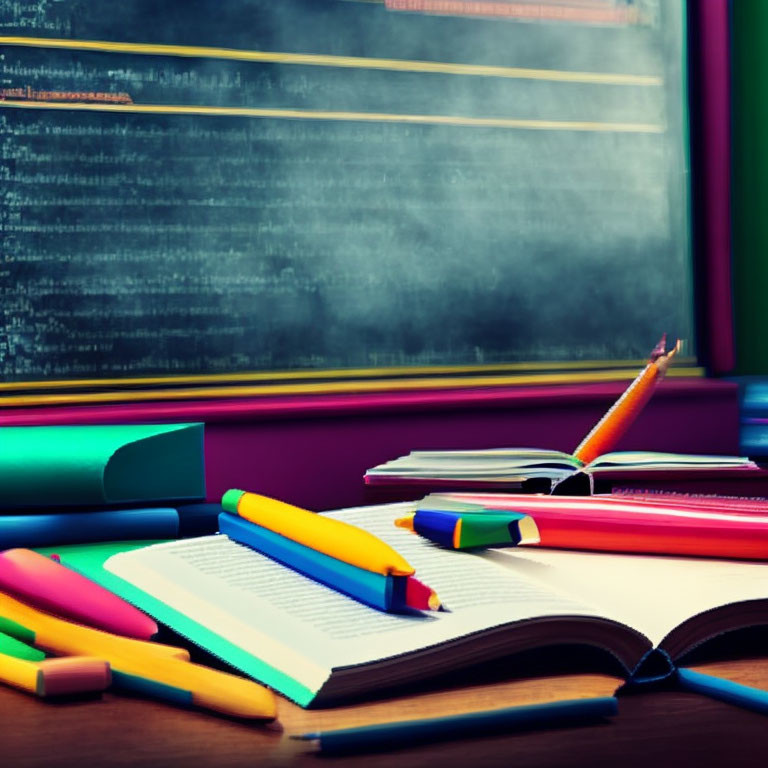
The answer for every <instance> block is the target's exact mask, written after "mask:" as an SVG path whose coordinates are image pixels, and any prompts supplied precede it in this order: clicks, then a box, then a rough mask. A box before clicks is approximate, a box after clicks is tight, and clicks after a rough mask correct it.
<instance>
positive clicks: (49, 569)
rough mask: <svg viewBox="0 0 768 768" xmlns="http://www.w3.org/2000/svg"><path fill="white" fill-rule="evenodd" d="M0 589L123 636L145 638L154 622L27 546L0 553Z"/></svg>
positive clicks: (118, 598)
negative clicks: (26, 547)
mask: <svg viewBox="0 0 768 768" xmlns="http://www.w3.org/2000/svg"><path fill="white" fill-rule="evenodd" d="M0 590H2V591H5V592H7V593H9V594H12V595H16V596H17V597H19V598H21V599H22V600H24V601H25V602H28V603H29V604H30V605H33V606H35V607H37V608H40V609H42V610H44V611H49V612H51V613H55V614H58V615H61V616H66V617H67V618H71V619H73V620H74V621H78V622H81V623H83V624H87V625H88V626H91V627H98V628H99V629H104V630H107V631H109V632H114V633H115V634H118V635H125V636H126V637H135V638H139V639H141V640H148V639H149V638H150V637H152V636H153V635H155V634H156V633H157V624H156V623H155V621H154V620H153V619H151V618H150V617H149V616H147V615H146V614H144V613H142V612H141V611H140V610H139V609H138V608H134V607H133V606H132V605H131V604H130V603H128V602H126V601H125V600H123V599H122V598H121V597H118V596H117V595H115V594H113V593H112V592H110V591H109V590H107V589H104V587H102V586H100V585H99V584H96V582H94V581H91V580H90V579H87V578H86V577H85V576H82V575H81V574H79V573H77V572H75V571H73V570H72V569H70V568H67V567H66V566H64V565H61V563H57V562H56V561H55V560H52V559H51V558H49V557H45V555H41V554H40V553H39V552H33V551H32V550H31V549H9V550H6V551H5V552H0Z"/></svg>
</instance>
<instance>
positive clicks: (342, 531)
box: [221, 490, 415, 576]
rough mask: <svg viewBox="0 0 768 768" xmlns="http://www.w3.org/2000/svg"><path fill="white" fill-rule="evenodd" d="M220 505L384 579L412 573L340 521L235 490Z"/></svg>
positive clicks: (405, 563) (375, 540)
mask: <svg viewBox="0 0 768 768" xmlns="http://www.w3.org/2000/svg"><path fill="white" fill-rule="evenodd" d="M221 506H222V507H223V508H224V510H225V511H226V512H231V513H232V514H236V515H240V517H242V518H245V519H246V520H250V522H252V523H255V524H256V525H260V526H261V527H263V528H267V529H269V530H270V531H273V532H274V533H279V534H280V535H281V536H285V537H286V538H288V539H291V540H293V541H295V542H297V543H298V544H302V545H304V546H305V547H311V548H312V549H315V550H317V551H318V552H322V553H323V554H325V555H329V556H330V557H334V558H336V559H337V560H343V561H344V562H345V563H349V564H350V565H354V566H357V567H358V568H362V569H363V570H366V571H373V572H374V573H381V574H383V575H385V576H387V575H391V576H413V574H414V573H415V569H414V568H413V566H412V565H410V563H408V561H407V560H405V558H404V557H403V556H402V555H400V554H398V553H397V552H396V551H395V550H394V549H392V547H390V546H389V544H387V543H385V542H383V541H382V540H381V539H379V538H378V537H376V536H374V535H373V534H372V533H368V531H364V530H363V529H362V528H358V527H357V526H355V525H350V524H349V523H344V522H342V521H341V520H334V519H332V518H330V517H325V516H323V515H318V514H316V513H315V512H309V511H308V510H306V509H301V508H300V507H294V506H293V505H292V504H286V503H285V502H282V501H277V500H276V499H270V498H268V497H267V496H260V495H258V494H256V493H248V492H246V491H239V490H230V491H227V492H226V493H225V494H224V496H223V497H222V499H221Z"/></svg>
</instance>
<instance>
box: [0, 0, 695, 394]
mask: <svg viewBox="0 0 768 768" xmlns="http://www.w3.org/2000/svg"><path fill="white" fill-rule="evenodd" d="M684 21H685V8H684V3H683V2H682V0H680V1H679V2H678V1H677V0H664V1H663V2H660V0H536V1H535V2H534V0H530V2H509V1H508V0H488V1H487V2H485V1H483V2H481V1H480V0H450V2H448V1H447V0H379V1H378V2H376V1H375V0H374V1H373V2H372V1H371V0H365V1H364V0H280V1H279V2H274V0H239V2H237V3H221V2H218V1H217V0H174V1H170V0H169V1H167V2H163V3H156V2H150V1H149V0H123V2H120V3H109V4H93V3H92V2H89V0H34V1H33V0H0V36H1V37H2V40H1V41H0V42H1V43H2V51H1V57H0V179H2V212H1V214H0V235H2V246H0V247H2V261H1V263H0V278H1V281H0V285H1V286H2V288H1V291H2V308H0V313H2V319H3V328H4V331H3V333H2V335H0V375H1V376H2V378H3V379H4V380H5V381H7V382H22V381H32V382H35V381H50V380H70V379H84V378H87V379H93V378H95V379H99V378H107V377H131V376H139V375H155V374H161V375H165V374H169V375H174V374H211V373H225V374H226V373H238V372H247V371H291V370H305V369H306V370H316V369H320V370H322V369H331V368H356V367H364V368H367V367H370V368H382V367H386V366H412V367H414V369H416V368H419V369H421V368H423V367H429V366H436V365H472V366H474V365H477V366H483V365H494V364H503V363H514V362H520V361H526V362H532V363H536V362H537V361H609V360H615V359H627V358H629V359H632V358H643V357H645V356H646V355H647V353H648V352H649V350H650V348H651V347H652V346H653V345H654V344H655V343H656V341H657V340H658V337H659V336H660V334H661V332H662V331H667V332H669V333H670V334H672V335H674V336H680V337H684V338H687V339H689V340H691V339H692V335H693V326H692V314H693V312H692V303H693V301H692V295H691V294H692V276H691V265H690V258H691V257H690V243H689V240H690V238H689V221H688V218H689V212H688V199H689V191H688V186H687V185H688V174H687V170H688V169H687V132H686V130H687V129H686V106H685V98H686V89H685V67H684V60H685V24H684ZM689 349H690V347H689Z"/></svg>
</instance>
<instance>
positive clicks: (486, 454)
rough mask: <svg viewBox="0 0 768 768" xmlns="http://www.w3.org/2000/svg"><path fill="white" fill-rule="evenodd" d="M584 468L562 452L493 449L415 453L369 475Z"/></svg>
mask: <svg viewBox="0 0 768 768" xmlns="http://www.w3.org/2000/svg"><path fill="white" fill-rule="evenodd" d="M581 466H582V462H580V461H579V460H578V459H576V458H575V457H573V456H571V455H569V454H567V453H563V452H561V451H551V450H546V449H540V448H489V449H487V450H480V449H478V450H466V451H450V450H449V451H412V452H411V453H410V454H408V455H407V456H401V457H399V458H397V459H393V460H392V461H388V462H386V463H385V464H380V465H379V466H377V467H374V468H373V469H370V470H368V474H394V475H398V476H399V475H402V476H406V477H407V476H411V475H414V476H422V475H427V474H428V475H429V476H431V477H442V476H446V477H451V476H461V477H464V476H467V477H471V476H473V475H476V474H481V475H482V474H487V475H489V476H494V475H498V474H509V473H510V472H513V471H515V470H528V469H535V468H541V469H547V468H551V469H559V470H561V471H564V470H569V471H572V470H576V469H579V468H580V467H581Z"/></svg>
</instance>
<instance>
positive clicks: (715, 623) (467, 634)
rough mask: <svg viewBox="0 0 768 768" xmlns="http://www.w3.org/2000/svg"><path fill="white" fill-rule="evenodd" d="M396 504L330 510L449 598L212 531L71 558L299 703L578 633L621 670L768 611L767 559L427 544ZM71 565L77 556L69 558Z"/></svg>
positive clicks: (763, 619) (758, 619) (765, 620)
mask: <svg viewBox="0 0 768 768" xmlns="http://www.w3.org/2000/svg"><path fill="white" fill-rule="evenodd" d="M410 508H411V507H410V505H404V504H397V505H386V506H380V507H366V508H357V509H351V510H342V511H339V512H335V513H331V514H332V515H333V516H335V517H338V518H340V519H343V520H346V521H348V522H351V523H354V524H356V525H360V526H361V527H363V528H366V529H368V530H370V531H371V532H373V533H375V534H376V535H378V536H380V537H381V538H383V539H384V540H386V541H388V542H389V543H390V544H392V545H393V546H395V547H396V548H397V549H398V550H399V551H400V552H401V553H402V554H403V555H404V556H405V557H406V558H407V559H408V560H409V561H410V562H411V563H412V564H413V565H414V566H415V567H416V569H417V573H418V575H419V577H421V578H424V579H425V580H426V581H428V583H429V584H430V585H431V586H432V587H434V588H435V589H436V590H437V591H438V593H439V594H440V597H441V598H442V599H443V600H444V602H445V603H446V604H447V605H448V607H449V608H450V612H447V613H439V614H431V615H429V616H425V615H413V616H398V615H392V614H384V613H380V612H377V611H375V610H372V609H370V608H367V607H365V606H363V605H361V604H359V603H356V602H355V601H354V600H351V599H349V598H346V597H344V596H342V595H340V594H338V593H336V592H334V591H332V590H330V589H328V588H326V587H323V586H321V585H320V584H317V583H315V582H313V581H311V580H309V579H307V578H305V577H303V576H301V575H299V574H297V573H295V572H293V571H291V570H289V569H287V568H284V567H282V566H280V565H278V564H276V563H274V562H272V561H270V560H269V559H267V558H265V557H263V556H261V555H259V554H257V553H255V552H253V551H251V550H248V549H246V548H245V547H243V546H241V545H239V544H235V543H233V542H231V541H229V540H228V539H227V538H226V537H223V536H211V537H202V538H198V539H191V540H185V541H178V542H171V543H167V544H159V545H153V546H150V547H145V548H141V549H138V548H137V549H135V550H132V551H126V552H123V553H119V554H116V555H114V556H113V557H111V558H109V559H108V560H107V561H106V563H105V567H106V572H105V571H103V570H101V568H100V564H99V563H98V562H96V560H94V561H92V562H91V563H90V566H89V565H88V564H87V563H86V564H85V567H84V569H85V570H86V571H89V572H90V573H91V574H92V575H94V576H96V577H97V578H99V580H101V581H102V582H104V583H106V584H107V586H109V587H111V588H112V589H114V590H115V591H117V592H118V593H120V594H121V595H123V596H124V597H126V598H127V599H129V600H131V601H132V602H134V603H135V604H137V605H139V606H140V607H142V608H144V609H145V610H146V611H148V612H149V613H150V614H152V615H153V616H154V617H155V618H157V619H158V620H159V621H161V622H163V623H166V624H168V625H169V626H170V627H171V628H173V629H175V630H176V631H178V632H179V633H181V634H183V635H186V636H187V637H189V638H190V639H191V640H193V641H194V642H196V643H198V644H199V645H201V646H202V647H203V648H205V649H207V650H208V651H210V652H212V653H214V654H216V655H217V656H219V657H221V658H222V659H224V660H226V661H227V662H228V663H230V664H232V665H233V666H235V667H237V668H239V669H240V670H242V671H243V672H245V673H246V674H249V675H251V676H253V677H255V678H256V679H258V680H261V681H262V682H265V683H267V684H268V685H270V686H272V687H274V688H275V689H276V690H278V691H280V692H281V693H283V694H285V695H286V696H288V697H289V698H291V699H292V700H294V701H295V702H297V703H298V704H300V705H302V706H309V705H313V706H319V705H323V704H328V703H331V702H336V701H339V700H342V699H344V698H347V697H353V696H359V695H361V694H364V693H366V692H371V691H375V692H377V693H378V692H380V691H382V690H385V689H387V688H388V687H391V686H396V685H398V684H402V683H406V682H411V681H416V680H423V679H427V678H430V677H433V676H435V675H438V674H440V673H443V672H446V671H450V670H451V669H458V668H461V667H465V666H469V665H471V664H475V663H478V662H481V661H483V660H492V659H500V658H502V657H507V656H510V655H511V654H514V653H516V652H520V651H523V650H526V649H530V648H543V647H547V646H552V647H554V648H556V647H557V646H561V645H564V644H584V645H589V646H594V647H596V648H599V649H602V650H603V651H605V653H606V654H609V655H610V656H612V657H614V659H616V660H618V662H619V663H620V665H621V667H622V668H623V669H624V671H625V674H626V676H629V675H630V674H631V673H632V671H633V670H635V669H637V667H638V665H639V664H640V662H641V660H642V659H643V657H644V656H645V655H646V654H647V653H648V652H649V651H650V650H651V649H652V648H654V647H658V648H660V649H661V650H663V651H664V652H665V653H666V654H668V655H669V657H670V658H671V659H672V660H673V661H674V660H676V659H678V658H680V656H682V655H683V654H684V653H685V652H686V651H688V650H689V649H691V648H693V647H695V646H697V645H698V644H700V643H702V642H704V641H706V640H707V639H709V638H712V637H715V636H717V635H720V634H721V633H723V632H725V631H727V630H729V629H736V628H741V627H745V626H751V625H757V624H768V566H766V565H763V564H751V563H750V564H747V563H740V562H730V561H712V560H696V559H683V558H663V557H643V556H631V555H624V556H622V555H605V554H588V553H582V552H563V551H548V550H544V549H536V548H530V549H522V548H516V549H507V550H493V551H487V552H485V553H483V554H475V553H466V552H464V553H462V552H453V551H445V550H441V549H439V548H437V547H435V546H433V545H431V544H430V543H428V542H426V541H424V540H423V539H421V538H420V537H418V536H415V535H413V534H411V533H409V532H407V531H404V530H402V529H399V528H395V526H394V525H393V521H394V519H395V518H396V517H398V516H401V515H403V514H404V513H406V512H408V511H409V510H410ZM78 567H81V568H83V563H82V562H80V563H78Z"/></svg>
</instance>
